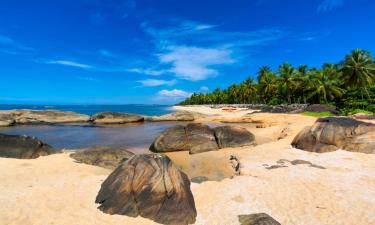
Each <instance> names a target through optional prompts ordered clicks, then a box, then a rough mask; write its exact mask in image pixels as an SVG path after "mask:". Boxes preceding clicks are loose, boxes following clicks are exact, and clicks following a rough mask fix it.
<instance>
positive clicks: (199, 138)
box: [185, 123, 219, 154]
mask: <svg viewBox="0 0 375 225" xmlns="http://www.w3.org/2000/svg"><path fill="white" fill-rule="evenodd" d="M185 132H186V139H187V142H188V145H189V153H190V154H197V153H201V152H208V151H216V150H219V147H218V145H217V143H216V139H215V135H214V131H213V130H212V129H211V128H210V127H209V126H207V125H203V124H200V123H189V124H188V125H187V126H186V127H185Z"/></svg>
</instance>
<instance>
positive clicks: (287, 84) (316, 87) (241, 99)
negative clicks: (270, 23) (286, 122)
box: [179, 49, 375, 112]
mask: <svg viewBox="0 0 375 225" xmlns="http://www.w3.org/2000/svg"><path fill="white" fill-rule="evenodd" d="M292 103H304V104H313V103H318V104H322V103H323V104H331V105H335V106H337V107H339V108H340V109H365V110H368V111H372V112H375V60H374V58H373V57H372V56H371V53H370V52H369V51H365V50H361V49H355V50H353V51H351V53H349V54H347V55H346V56H345V57H344V59H343V60H342V61H341V62H339V63H337V64H324V65H323V66H322V67H321V68H319V69H318V68H309V67H308V66H307V65H300V66H298V67H293V66H292V65H291V64H289V63H284V64H282V65H280V66H279V68H278V69H277V70H276V71H272V70H271V69H270V67H268V66H263V67H261V68H259V71H258V72H257V79H256V80H254V79H253V78H251V77H249V78H247V79H246V80H244V81H243V82H241V83H240V84H233V85H231V86H229V87H228V88H226V89H223V90H221V89H220V88H217V89H215V90H214V91H213V92H211V93H194V94H192V95H191V97H189V98H187V99H186V100H184V101H183V102H181V103H179V104H180V105H199V104H269V105H278V104H292Z"/></svg>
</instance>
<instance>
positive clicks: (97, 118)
mask: <svg viewBox="0 0 375 225" xmlns="http://www.w3.org/2000/svg"><path fill="white" fill-rule="evenodd" d="M91 121H92V122H93V123H96V124H122V123H134V122H142V121H144V117H143V116H139V115H133V114H128V113H118V112H101V113H97V114H95V115H93V116H92V117H91Z"/></svg>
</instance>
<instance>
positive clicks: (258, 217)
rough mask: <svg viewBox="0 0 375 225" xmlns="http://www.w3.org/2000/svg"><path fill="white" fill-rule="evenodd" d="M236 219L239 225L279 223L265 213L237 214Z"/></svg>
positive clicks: (271, 224)
mask: <svg viewBox="0 0 375 225" xmlns="http://www.w3.org/2000/svg"><path fill="white" fill-rule="evenodd" d="M238 220H239V222H240V224H241V225H281V224H280V223H279V222H277V221H276V220H275V219H274V218H272V217H270V216H269V215H268V214H266V213H255V214H248V215H239V216H238Z"/></svg>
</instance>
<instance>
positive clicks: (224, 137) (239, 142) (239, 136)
mask: <svg viewBox="0 0 375 225" xmlns="http://www.w3.org/2000/svg"><path fill="white" fill-rule="evenodd" d="M214 131H215V137H216V140H217V143H218V145H219V148H228V147H242V146H247V145H252V144H254V140H255V137H254V135H253V134H252V133H250V132H249V131H248V130H246V129H245V128H240V127H235V126H222V127H216V128H215V129H214Z"/></svg>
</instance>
